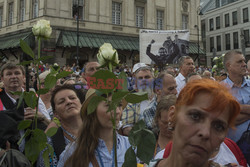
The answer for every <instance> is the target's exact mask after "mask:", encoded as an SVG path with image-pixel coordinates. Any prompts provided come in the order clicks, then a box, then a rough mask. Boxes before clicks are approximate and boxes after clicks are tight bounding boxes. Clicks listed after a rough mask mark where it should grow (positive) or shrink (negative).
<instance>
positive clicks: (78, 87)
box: [74, 84, 88, 90]
mask: <svg viewBox="0 0 250 167" xmlns="http://www.w3.org/2000/svg"><path fill="white" fill-rule="evenodd" d="M74 87H75V89H85V90H88V85H84V84H74Z"/></svg>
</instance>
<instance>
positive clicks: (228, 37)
mask: <svg viewBox="0 0 250 167" xmlns="http://www.w3.org/2000/svg"><path fill="white" fill-rule="evenodd" d="M225 40H226V50H230V34H226V35H225Z"/></svg>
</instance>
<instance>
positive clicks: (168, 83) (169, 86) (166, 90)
mask: <svg viewBox="0 0 250 167" xmlns="http://www.w3.org/2000/svg"><path fill="white" fill-rule="evenodd" d="M176 87H177V85H176V81H175V78H174V77H173V76H172V75H170V74H166V75H165V76H164V77H163V82H162V89H160V90H158V91H159V92H160V95H161V96H166V95H170V94H174V95H176V94H177V90H176Z"/></svg>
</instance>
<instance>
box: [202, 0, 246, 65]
mask: <svg viewBox="0 0 250 167" xmlns="http://www.w3.org/2000/svg"><path fill="white" fill-rule="evenodd" d="M249 2H250V1H249V0H210V1H209V2H208V3H207V4H206V5H205V6H204V7H203V11H202V12H204V13H203V14H204V15H202V16H201V28H202V32H201V34H202V43H203V46H204V47H205V49H206V56H207V64H208V65H212V64H213V62H212V59H213V58H214V56H220V55H222V54H224V53H226V52H227V51H229V50H240V51H242V52H243V53H244V55H245V57H246V59H247V60H249V59H250V35H249V31H250V19H249V18H250V12H249V11H250V3H249Z"/></svg>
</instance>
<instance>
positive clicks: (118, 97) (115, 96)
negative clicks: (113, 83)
mask: <svg viewBox="0 0 250 167" xmlns="http://www.w3.org/2000/svg"><path fill="white" fill-rule="evenodd" d="M129 93H130V92H129V91H118V92H114V93H113V96H112V102H114V101H117V102H120V101H121V100H122V99H123V98H124V97H126V96H127V95H128V94H129Z"/></svg>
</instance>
